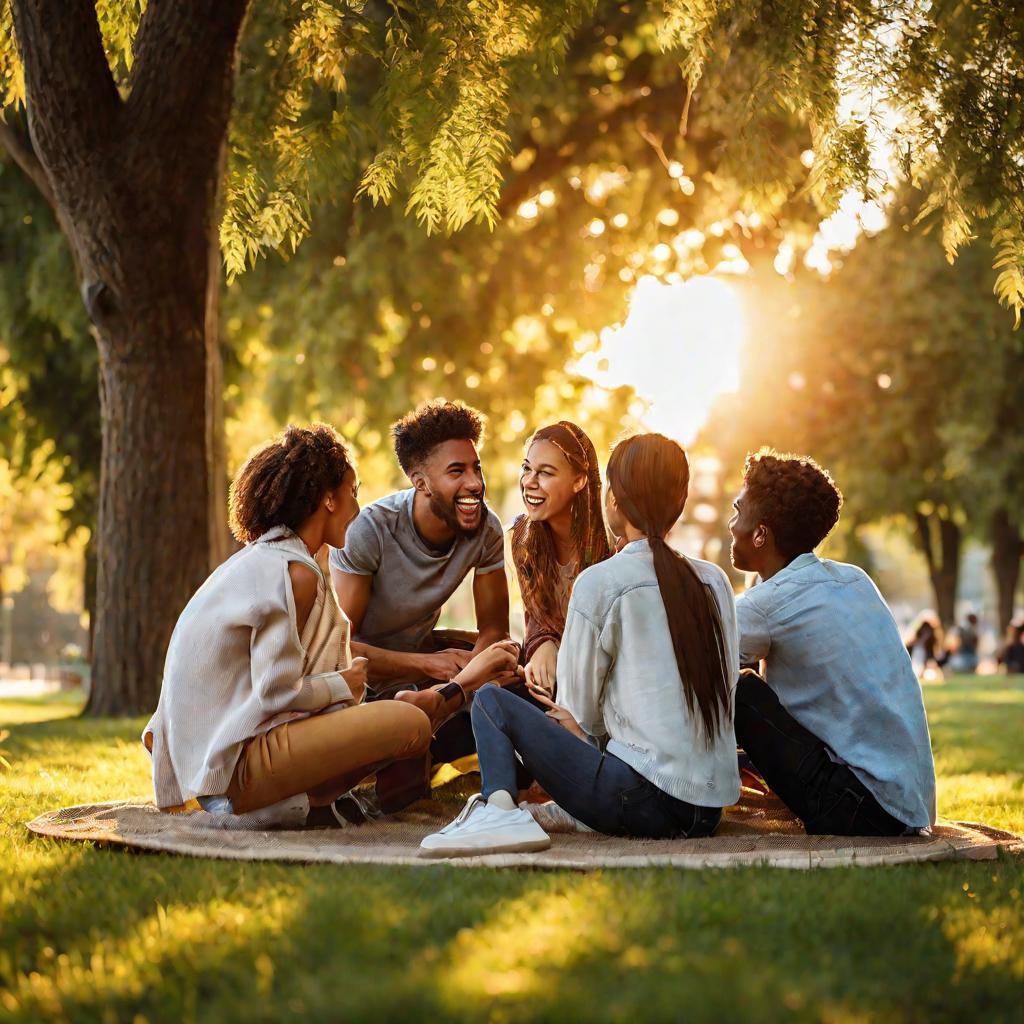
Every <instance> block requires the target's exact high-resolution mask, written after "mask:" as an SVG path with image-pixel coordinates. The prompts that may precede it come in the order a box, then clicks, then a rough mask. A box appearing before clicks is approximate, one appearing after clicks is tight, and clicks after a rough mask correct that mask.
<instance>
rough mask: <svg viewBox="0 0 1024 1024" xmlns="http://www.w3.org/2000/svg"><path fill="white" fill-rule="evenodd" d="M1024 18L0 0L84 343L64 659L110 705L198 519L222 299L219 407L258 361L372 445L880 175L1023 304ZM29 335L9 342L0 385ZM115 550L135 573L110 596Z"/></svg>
mask: <svg viewBox="0 0 1024 1024" xmlns="http://www.w3.org/2000/svg"><path fill="white" fill-rule="evenodd" d="M246 16H247V17H246ZM1022 33H1024V19H1022V18H1021V17H1020V11H1019V10H1018V9H1017V8H1016V6H1015V5H1010V6H1007V5H1000V4H995V3H976V4H972V5H960V4H946V3H923V2H918V0H901V2H896V3H892V4H885V5H878V4H876V3H874V2H871V0H857V2H852V3H844V4H830V3H814V2H811V3H807V2H785V3H772V4H763V3H754V2H753V0H668V2H666V3H664V4H662V5H660V6H654V5H640V4H635V3H629V2H626V3H622V2H614V3H613V2H597V0H571V2H569V3H549V2H543V3H535V4H531V5H514V4H512V5H510V4H506V3H503V2H500V0H455V2H451V0H446V2H444V3H440V2H438V3H426V4H407V3H403V2H394V0H393V2H382V0H301V2H300V0H262V2H259V3H250V2H249V0H219V2H213V0H181V2H178V3H171V2H170V0H148V2H144V0H100V2H97V3H93V2H92V0H65V2H63V3H61V4H58V3H56V2H55V0H0V87H2V89H3V97H4V99H3V119H2V120H0V141H2V142H3V143H4V146H5V148H6V150H7V152H8V154H9V157H10V159H11V160H12V161H13V162H14V164H16V165H17V166H18V167H19V168H20V169H21V171H22V172H23V173H24V175H25V179H26V181H30V182H31V183H32V184H33V186H34V187H35V189H36V190H37V192H38V193H39V196H40V197H41V198H42V200H44V201H45V202H46V203H47V204H48V205H49V206H50V207H51V209H52V210H53V215H54V218H55V220H56V223H57V225H58V227H59V229H60V231H61V232H62V233H63V235H64V236H65V238H66V239H67V241H68V242H69V243H70V250H71V253H72V256H73V263H74V267H75V274H76V277H77V282H76V283H77V286H78V288H77V290H78V291H79V292H80V294H81V296H82V298H83V300H84V305H85V309H86V312H87V314H88V319H89V321H90V322H91V326H90V328H89V330H90V332H91V334H92V336H93V337H94V338H95V340H96V342H97V350H96V351H97V355H98V360H97V364H98V365H97V371H98V375H99V378H100V380H101V382H102V383H101V396H102V399H103V402H102V417H101V429H102V434H103V451H104V454H103V468H102V474H101V479H102V482H101V486H100V491H99V508H100V527H99V545H98V548H99V584H98V586H99V593H100V600H99V607H98V616H99V620H100V621H101V623H106V624H107V626H109V628H106V627H104V628H101V629H100V631H99V640H98V650H99V652H100V653H99V654H98V656H97V657H98V661H97V665H98V670H97V671H96V673H95V676H96V679H97V680H98V681H99V683H100V684H101V685H103V686H106V685H107V684H106V683H105V682H104V681H105V680H107V679H109V680H111V682H110V687H111V688H112V689H111V691H110V692H112V693H113V692H114V691H117V692H120V693H125V692H128V691H129V690H130V691H131V696H130V697H129V698H128V699H127V700H122V699H121V698H120V697H117V698H116V699H115V698H112V699H111V703H110V704H109V706H108V710H110V709H114V708H115V707H116V708H118V709H120V708H127V707H128V706H129V705H130V706H133V707H136V706H137V707H142V706H145V705H148V703H149V702H150V698H151V696H152V689H151V685H150V684H149V683H146V684H144V685H143V684H138V683H137V680H138V679H140V678H142V679H150V677H153V676H155V675H156V673H157V670H158V664H159V661H160V660H161V657H162V650H161V648H162V645H163V644H164V643H165V641H166V637H167V635H168V634H169V629H170V626H171V624H172V623H173V619H174V617H175V616H176V614H177V610H178V609H179V608H180V606H181V603H182V602H183V600H185V599H186V598H187V596H188V594H189V593H190V592H191V591H192V590H193V589H194V587H195V586H196V585H197V584H198V582H199V580H200V579H201V576H202V574H203V573H204V572H205V571H206V570H207V569H208V567H209V564H210V559H211V557H213V559H214V560H216V557H218V552H219V550H220V549H219V548H218V545H217V543H216V533H217V531H216V529H215V528H214V527H215V524H214V523H213V519H216V518H217V517H218V516H219V515H220V506H221V505H222V504H223V502H222V500H221V499H222V490H223V476H224V469H223V465H222V464H221V456H220V453H219V444H220V442H219V438H220V436H221V425H220V411H219V407H220V394H221V391H222V386H223V380H222V377H221V369H220V358H219V356H220V346H219V345H218V339H217V323H218V320H223V322H224V324H225V326H226V342H227V344H226V346H225V347H226V349H227V351H228V356H229V374H228V375H229V377H231V375H232V374H240V375H242V376H238V378H237V380H234V381H233V380H229V381H228V392H227V400H228V403H229V410H228V411H229V412H230V411H231V403H232V402H234V403H236V408H237V407H238V403H240V402H244V401H245V400H246V392H245V389H244V388H243V387H241V386H237V389H236V390H235V391H234V392H233V391H232V386H233V385H237V384H238V381H241V380H242V379H243V377H244V375H245V374H251V373H256V372H258V373H262V374H265V375H266V374H267V373H268V371H269V370H273V371H274V372H273V376H272V379H269V391H270V394H271V399H272V401H277V406H278V408H281V409H283V408H288V409H296V408H301V409H302V410H303V411H309V412H312V413H316V412H319V411H321V410H323V411H324V412H326V413H329V414H330V415H331V416H332V418H336V419H340V420H341V421H342V422H343V423H344V424H349V425H355V424H360V425H362V426H363V427H365V429H366V431H367V436H366V440H367V442H368V444H367V448H370V449H372V448H373V447H374V445H373V444H372V441H373V439H374V436H375V435H376V436H377V437H379V436H380V434H381V426H382V424H383V423H384V422H385V420H387V419H388V418H390V417H392V416H393V415H395V414H396V413H397V412H398V411H400V409H399V406H400V405H401V404H404V403H406V402H407V401H408V400H409V399H410V398H414V397H416V396H417V395H419V394H420V393H423V394H426V393H428V392H436V391H437V390H442V389H443V390H445V391H448V392H449V393H451V392H452V391H454V392H456V393H461V394H462V396H463V397H467V398H469V399H470V400H473V399H474V398H475V397H476V396H477V395H480V396H486V399H487V400H486V402H484V401H481V403H480V404H490V405H491V406H492V407H493V411H494V412H495V414H496V418H497V420H498V421H499V423H500V426H499V430H498V433H499V436H502V437H507V439H508V441H509V443H511V440H512V439H513V438H514V435H515V433H516V430H517V429H519V428H516V427H515V426H514V425H515V424H519V423H520V422H522V423H523V425H524V426H525V424H526V422H529V421H532V420H535V417H536V416H541V417H543V415H544V410H545V409H548V408H550V409H552V410H553V411H554V409H555V408H556V406H557V405H558V404H559V402H558V399H561V400H562V401H567V400H568V399H570V398H574V397H578V396H579V395H580V394H581V393H582V392H583V391H584V390H585V388H586V384H585V382H584V381H583V380H582V379H579V378H578V377H574V376H573V375H572V374H571V373H570V374H569V375H565V374H564V373H563V372H562V369H561V368H562V367H564V366H565V364H566V357H568V356H572V355H574V354H578V353H580V352H581V351H582V350H583V349H585V348H586V347H587V345H589V344H592V340H588V339H592V338H593V337H594V332H596V331H597V330H598V329H599V328H600V327H602V326H604V325H606V324H609V323H611V322H614V320H616V319H621V316H622V313H623V311H624V302H623V300H624V297H625V295H626V294H627V291H628V289H629V288H630V287H631V286H632V284H633V283H634V282H635V281H636V280H637V279H638V277H639V276H640V275H642V274H645V273H654V274H656V275H658V276H660V277H662V278H663V279H667V280H672V279H681V278H684V277H687V276H690V275H692V274H696V273H702V272H705V271H707V270H709V269H713V268H715V267H719V268H721V267H722V266H723V265H729V264H732V265H733V266H734V267H736V266H740V265H744V264H746V263H751V262H756V261H758V260H762V259H764V258H765V257H769V258H770V256H771V255H772V254H773V253H774V252H775V251H776V250H777V249H778V247H779V246H780V245H786V246H790V247H796V248H799V247H800V246H801V245H804V244H806V243H807V242H808V241H809V239H810V237H811V236H812V235H813V233H814V230H815V227H816V225H817V223H818V221H819V220H820V218H821V217H822V216H824V215H826V214H828V213H829V212H830V211H832V210H834V209H836V208H837V206H838V204H839V203H840V202H841V201H843V199H844V197H846V196H848V195H849V194H850V193H851V191H852V192H855V193H856V194H858V195H859V196H861V197H862V198H866V199H874V198H879V199H883V198H885V197H886V195H887V194H890V193H891V191H892V189H893V187H894V185H895V184H896V183H897V182H904V183H909V184H910V185H911V186H912V187H915V188H917V189H919V190H920V191H921V192H922V194H923V195H924V197H925V199H924V202H923V203H922V204H921V206H920V208H919V211H918V214H919V220H921V221H923V222H928V221H930V220H935V221H937V222H939V223H940V224H941V236H942V243H943V248H944V250H945V253H946V255H947V256H948V257H949V258H952V257H954V256H955V255H956V254H957V253H958V251H959V250H960V249H961V248H963V246H964V245H965V244H966V243H967V242H968V241H969V240H970V239H971V238H972V236H973V234H974V233H975V232H977V233H979V234H984V235H985V236H986V240H987V243H988V245H989V247H990V251H989V255H988V257H987V258H990V260H991V262H992V263H993V264H994V266H995V270H996V275H995V279H994V287H995V291H996V292H997V294H998V296H999V299H1000V301H1001V302H1002V303H1003V304H1004V305H1005V306H1008V307H1010V308H1012V309H1013V310H1015V311H1016V313H1017V314H1018V316H1019V313H1020V309H1021V308H1022V305H1024V286H1022V282H1024V277H1022V267H1024V216H1022V205H1021V202H1022V201H1021V199H1020V197H1021V195H1024V191H1022V189H1021V185H1022V184H1024V182H1022V180H1021V178H1022V176H1024V160H1022V155H1024V154H1022V152H1021V148H1022V142H1021V139H1022V137H1024V136H1022V133H1021V132H1020V111H1021V99H1022V93H1024V88H1022V82H1024V72H1022V52H1024V46H1022ZM26 129H27V130H26ZM9 168H10V165H5V173H6V171H7V170H8V169H9ZM2 187H4V188H6V185H4V186H2ZM929 241H930V243H931V244H932V245H934V246H935V248H936V251H938V244H937V243H936V242H934V241H933V240H929ZM33 244H35V245H36V246H37V249H38V252H39V253H40V254H41V255H45V254H44V252H43V249H44V240H43V236H41V235H40V236H38V237H37V238H36V240H35V242H34V243H33ZM271 253H277V254H279V255H280V256H282V257H284V258H285V259H286V260H288V261H289V262H286V263H284V264H282V263H281V262H279V261H278V259H277V257H276V256H275V257H274V258H273V259H271V260H266V259H262V257H266V256H268V255H270V254H271ZM221 268H223V270H225V271H226V273H227V276H228V278H229V280H233V281H234V282H235V284H234V285H233V287H232V288H230V289H229V290H228V292H227V294H226V296H225V297H224V304H223V305H224V308H223V309H222V310H221V314H222V315H221V316H218V304H219V298H220V296H219V290H220V289H219V284H220V272H221ZM63 287H65V288H66V287H67V285H66V284H65V285H64V286H63ZM69 293H70V292H69ZM13 294H15V298H17V296H16V293H13ZM33 301H35V300H33ZM11 308H14V307H13V306H11ZM993 308H994V309H995V310H997V307H996V306H995V303H993ZM26 313H31V310H23V311H21V312H19V313H18V314H17V316H18V318H19V322H20V321H21V319H22V318H23V317H24V316H25V315H26ZM33 315H34V314H33ZM78 315H79V317H80V316H81V314H78ZM993 315H995V316H998V315H1000V314H999V313H998V312H994V313H993ZM1002 315H1005V314H1002ZM73 320H74V318H73V317H71V316H67V317H64V322H66V323H68V324H71V323H72V322H73ZM46 323H47V317H44V318H43V322H42V324H41V325H37V328H38V329H39V330H41V331H46V330H49V328H48V327H47V326H46ZM76 331H77V328H76V329H74V330H72V331H71V332H70V333H62V332H58V333H57V334H52V333H51V336H52V337H54V338H56V337H58V336H59V337H62V338H68V339H70V337H71V335H72V334H74V335H75V337H77V338H81V337H82V335H81V334H80V333H76ZM75 344H76V343H75V342H73V341H70V340H69V345H68V348H67V350H66V351H67V353H68V354H73V353H74V351H75ZM9 351H11V352H15V353H17V352H21V353H27V352H28V349H27V347H26V346H14V345H12V346H9ZM232 361H234V362H232ZM31 365H32V362H31V359H28V358H27V357H26V361H23V360H22V359H21V357H20V356H19V357H18V365H17V366H15V365H14V363H13V362H12V367H13V369H12V372H17V373H18V374H20V378H19V379H20V381H21V383H20V385H19V386H20V388H21V390H20V392H19V393H20V394H21V395H22V396H31V394H32V391H31V381H32V379H33V378H32V371H31ZM55 365H56V364H55ZM67 365H68V366H69V373H71V374H72V377H73V379H76V380H80V381H83V382H84V381H86V380H90V379H91V371H90V370H89V368H88V366H87V363H86V362H83V363H81V364H78V369H77V370H76V369H75V368H74V367H72V366H71V364H70V363H69V364H67ZM172 367H173V368H174V372H173V373H172V372H171V368H172ZM26 368H27V369H26ZM278 371H280V372H278ZM50 372H55V371H51V370H50V369H49V368H48V369H47V373H50ZM76 373H78V374H79V376H77V377H74V374H76ZM410 382H412V384H411V386H410ZM169 385H170V386H169ZM83 393H84V387H83ZM275 395H276V396H277V397H276V399H275ZM513 396H514V397H513ZM531 398H532V401H530V399H531ZM626 398H627V396H625V395H616V396H612V398H611V399H609V401H610V402H611V403H612V404H611V405H610V406H609V407H608V408H607V409H606V411H605V414H604V416H603V417H602V415H601V414H600V413H595V415H594V422H595V423H598V424H601V423H605V424H609V425H610V424H613V423H616V422H621V418H622V416H623V412H624V408H625V405H626ZM25 401H28V399H27V398H25ZM527 408H528V409H529V413H530V415H527ZM140 410H144V411H145V413H146V415H145V416H143V415H141V414H140ZM61 412H62V410H56V413H61ZM32 416H33V417H35V419H34V421H33V422H36V423H39V424H43V423H44V422H46V421H48V420H49V425H48V426H47V427H46V430H48V431H49V432H50V433H51V434H52V433H61V434H63V433H64V428H63V427H62V426H61V424H60V422H59V417H56V415H55V416H54V417H53V418H51V417H50V416H49V414H46V415H43V414H41V413H39V412H33V414H32ZM153 424H156V425H157V426H153ZM29 425H30V418H23V420H22V422H21V426H20V427H19V429H20V430H22V431H25V430H27V429H28V428H29ZM172 439H173V444H172V443H170V442H171V441H172ZM71 447H73V446H72V445H71V443H70V441H69V443H68V450H67V452H65V455H66V457H67V458H69V459H71V460H72V461H74V457H73V455H72V454H71V451H70V449H71ZM69 465H70V463H69ZM200 478H204V481H203V482H204V486H198V481H199V480H200ZM189 481H191V485H190V484H189ZM140 506H141V507H146V508H157V507H159V508H161V509H163V510H164V513H165V514H164V516H162V517H152V518H149V519H144V520H143V521H141V522H136V521H134V520H133V519H132V516H133V510H135V509H137V508H138V507H140ZM210 509H214V510H215V511H214V512H213V515H212V518H211V512H210ZM196 537H205V538H206V541H205V543H203V544H202V546H201V549H198V548H197V549H195V550H193V546H194V538H196ZM189 538H193V546H190V544H189ZM183 550H185V551H188V556H187V557H185V558H179V559H177V560H176V561H175V562H173V563H166V564H165V563H161V562H159V559H160V558H161V557H163V556H162V555H161V554H160V553H161V552H169V551H179V552H180V551H183ZM138 579H149V580H160V581H162V582H161V583H160V585H159V586H157V585H154V586H153V587H151V588H150V591H151V592H147V594H146V595H145V601H141V600H139V599H138V598H139V596H140V595H135V596H134V597H133V590H132V588H133V586H134V584H133V582H132V581H134V580H138ZM158 591H159V592H158ZM143 648H144V651H143ZM126 650H140V651H142V653H140V654H138V656H137V657H135V659H134V661H132V662H131V663H129V661H125V660H124V657H123V652H124V651H126ZM140 685H141V686H142V688H141V689H140V688H138V687H139V686H140ZM145 686H150V689H149V690H146V689H145Z"/></svg>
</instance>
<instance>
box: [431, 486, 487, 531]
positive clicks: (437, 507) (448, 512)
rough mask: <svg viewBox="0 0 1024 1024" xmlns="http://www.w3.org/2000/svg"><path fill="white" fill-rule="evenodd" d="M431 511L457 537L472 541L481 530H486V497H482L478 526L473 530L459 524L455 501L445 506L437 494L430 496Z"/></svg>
mask: <svg viewBox="0 0 1024 1024" xmlns="http://www.w3.org/2000/svg"><path fill="white" fill-rule="evenodd" d="M430 511H431V512H433V513H434V515H435V516H437V518H438V519H440V520H441V521H442V522H444V523H445V524H446V525H447V526H448V527H449V529H451V530H452V531H453V532H454V533H455V536H456V537H463V538H465V539H467V540H468V539H470V538H472V537H476V536H477V535H478V534H479V533H480V532H481V530H483V528H484V523H486V522H487V504H486V502H484V496H483V495H482V494H481V495H480V517H479V519H478V520H477V524H476V526H474V527H473V528H472V529H471V530H467V529H466V527H464V526H463V525H462V523H460V522H459V514H458V512H456V510H455V499H454V498H452V500H451V502H449V503H448V504H445V503H444V502H443V501H442V500H441V499H440V498H439V497H438V496H437V495H436V494H431V495H430Z"/></svg>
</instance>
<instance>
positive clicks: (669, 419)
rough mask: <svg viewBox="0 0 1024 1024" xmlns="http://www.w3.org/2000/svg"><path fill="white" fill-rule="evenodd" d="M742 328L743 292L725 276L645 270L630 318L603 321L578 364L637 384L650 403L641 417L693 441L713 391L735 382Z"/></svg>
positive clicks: (608, 382) (613, 380) (602, 380)
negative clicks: (673, 275)
mask: <svg viewBox="0 0 1024 1024" xmlns="http://www.w3.org/2000/svg"><path fill="white" fill-rule="evenodd" d="M745 331H746V324H745V322H744V317H743V310H742V306H741V303H740V299H739V296H738V295H737V293H736V291H735V289H734V288H733V287H732V286H731V285H730V284H729V283H727V282H726V281H723V280H722V279H720V278H717V277H695V278H691V279H690V280H689V281H685V282H680V283H677V284H662V283H661V282H660V281H658V280H657V279H655V278H653V277H642V278H641V279H640V280H639V282H637V286H636V289H635V290H634V292H633V296H632V299H631V301H630V309H629V316H628V318H627V319H626V322H625V324H624V325H623V326H622V327H620V328H618V329H612V328H606V329H605V330H604V331H603V332H602V334H601V343H600V345H599V346H598V348H597V349H596V350H595V351H593V352H590V353H587V354H586V355H585V356H584V357H583V358H582V359H581V360H580V363H579V365H578V369H579V370H580V372H582V373H583V374H585V375H586V376H588V377H590V378H591V379H592V380H593V381H594V383H595V384H598V385H600V386H602V387H607V388H614V387H622V386H624V385H628V386H630V387H632V388H633V389H634V390H635V391H636V393H637V395H638V396H639V398H640V399H641V400H642V402H643V403H644V404H645V405H646V409H645V410H643V412H642V414H641V416H640V419H641V420H642V421H643V423H644V425H645V426H646V427H648V428H649V429H651V430H658V431H661V432H662V433H664V434H667V435H669V436H670V437H674V438H676V439H677V440H678V441H681V442H682V443H684V444H689V443H691V442H692V441H693V439H694V438H695V437H696V435H697V433H698V431H699V430H700V428H701V427H702V426H703V425H704V422H705V420H706V419H707V417H708V413H709V412H710V410H711V406H712V403H713V402H714V400H715V398H716V397H717V396H718V395H720V394H723V393H725V392H729V391H735V390H736V388H737V387H738V384H739V357H740V348H741V346H742V344H743V338H744V334H745Z"/></svg>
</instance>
